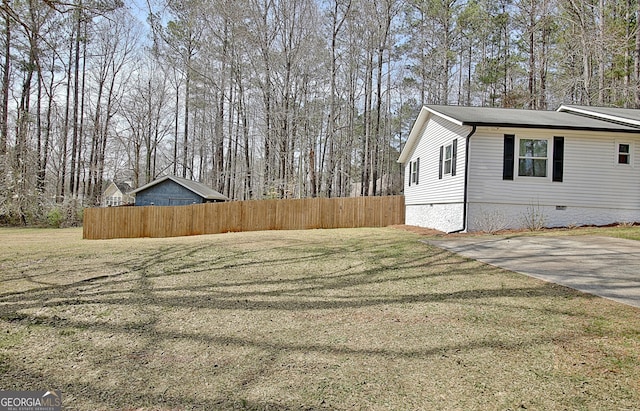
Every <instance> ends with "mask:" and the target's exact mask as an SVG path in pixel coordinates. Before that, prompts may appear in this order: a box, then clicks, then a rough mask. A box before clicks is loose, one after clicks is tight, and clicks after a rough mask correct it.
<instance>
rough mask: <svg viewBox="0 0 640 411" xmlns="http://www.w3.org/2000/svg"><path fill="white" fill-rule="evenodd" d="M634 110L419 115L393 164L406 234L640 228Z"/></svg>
mask: <svg viewBox="0 0 640 411" xmlns="http://www.w3.org/2000/svg"><path fill="white" fill-rule="evenodd" d="M639 154H640V110H631V109H607V108H594V107H585V106H561V107H560V108H559V109H558V110H557V111H531V110H516V109H500V108H481V107H460V106H435V105H430V106H425V107H423V108H422V110H421V112H420V114H419V116H418V118H417V120H416V122H415V124H414V126H413V128H412V130H411V133H410V135H409V138H408V140H407V142H406V144H405V147H404V149H403V150H402V153H401V154H400V158H399V159H398V161H399V162H400V163H402V164H403V167H404V171H405V173H404V175H405V180H404V193H405V204H406V224H409V225H416V226H422V227H429V228H434V229H437V230H441V231H444V232H458V231H492V230H498V229H506V228H524V227H531V226H533V225H542V226H546V227H562V226H571V225H577V226H580V225H606V224H612V223H617V222H640V158H637V157H638V155H639Z"/></svg>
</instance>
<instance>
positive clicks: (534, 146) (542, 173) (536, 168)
mask: <svg viewBox="0 0 640 411" xmlns="http://www.w3.org/2000/svg"><path fill="white" fill-rule="evenodd" d="M547 145H548V141H547V140H534V139H524V138H523V139H520V140H519V146H518V149H519V150H518V176H520V177H546V176H547V159H548V157H547Z"/></svg>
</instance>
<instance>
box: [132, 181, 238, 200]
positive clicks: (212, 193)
mask: <svg viewBox="0 0 640 411" xmlns="http://www.w3.org/2000/svg"><path fill="white" fill-rule="evenodd" d="M166 180H171V181H173V182H174V183H176V184H179V185H181V186H182V187H184V188H186V189H187V190H189V191H191V192H194V193H196V194H197V195H199V196H200V197H202V198H204V199H205V200H217V201H229V199H228V198H227V197H226V196H224V195H222V194H220V193H219V192H217V191H216V190H214V189H213V188H211V187H208V186H206V185H204V184H202V183H199V182H197V181H193V180H187V179H186V178H181V177H176V176H164V177H161V178H159V179H157V180H154V181H152V182H150V183H148V184H145V185H143V186H142V187H139V188H137V189H136V190H133V191H132V192H131V194H136V193H139V192H140V191H144V190H146V189H148V188H150V187H153V186H155V185H157V184H160V183H162V182H163V181H166Z"/></svg>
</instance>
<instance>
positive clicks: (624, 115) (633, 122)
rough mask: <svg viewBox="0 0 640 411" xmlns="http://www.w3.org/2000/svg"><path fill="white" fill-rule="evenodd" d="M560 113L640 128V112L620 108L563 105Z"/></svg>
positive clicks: (559, 109)
mask: <svg viewBox="0 0 640 411" xmlns="http://www.w3.org/2000/svg"><path fill="white" fill-rule="evenodd" d="M558 111H562V112H567V113H574V114H578V115H582V116H589V117H598V118H601V119H604V120H608V121H613V122H617V123H622V124H626V125H630V126H635V127H640V110H638V109H633V108H619V107H591V106H580V105H574V104H570V105H565V104H563V105H561V106H560V107H559V108H558Z"/></svg>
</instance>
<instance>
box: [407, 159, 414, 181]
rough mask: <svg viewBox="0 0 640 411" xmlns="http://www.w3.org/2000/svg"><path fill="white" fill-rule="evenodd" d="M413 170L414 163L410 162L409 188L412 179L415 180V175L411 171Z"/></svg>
mask: <svg viewBox="0 0 640 411" xmlns="http://www.w3.org/2000/svg"><path fill="white" fill-rule="evenodd" d="M412 170H413V161H409V173H408V175H409V187H411V179H412V178H413V175H412V173H411V171H412Z"/></svg>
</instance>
